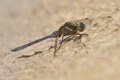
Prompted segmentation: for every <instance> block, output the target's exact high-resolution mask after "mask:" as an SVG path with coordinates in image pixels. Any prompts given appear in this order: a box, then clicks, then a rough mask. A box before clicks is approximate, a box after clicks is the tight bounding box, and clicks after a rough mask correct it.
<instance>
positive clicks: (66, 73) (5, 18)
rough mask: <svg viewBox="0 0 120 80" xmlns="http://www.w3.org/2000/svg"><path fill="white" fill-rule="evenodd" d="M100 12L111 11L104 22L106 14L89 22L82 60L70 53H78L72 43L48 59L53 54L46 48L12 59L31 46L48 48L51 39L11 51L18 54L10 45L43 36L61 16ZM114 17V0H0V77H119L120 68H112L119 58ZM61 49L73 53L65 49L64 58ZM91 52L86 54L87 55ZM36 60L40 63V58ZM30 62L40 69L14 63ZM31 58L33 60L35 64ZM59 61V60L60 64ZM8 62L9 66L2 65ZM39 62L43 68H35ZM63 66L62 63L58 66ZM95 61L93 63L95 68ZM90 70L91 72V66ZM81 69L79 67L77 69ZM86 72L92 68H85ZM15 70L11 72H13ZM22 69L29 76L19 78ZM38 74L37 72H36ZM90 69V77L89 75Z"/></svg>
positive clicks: (118, 5) (119, 15) (119, 11)
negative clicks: (41, 52) (41, 54)
mask: <svg viewBox="0 0 120 80" xmlns="http://www.w3.org/2000/svg"><path fill="white" fill-rule="evenodd" d="M100 16H112V19H111V20H110V22H109V24H108V22H107V21H108V20H107V19H105V21H104V20H98V21H96V22H98V23H99V24H98V25H95V26H94V27H92V32H91V34H90V35H91V36H90V40H88V42H87V43H88V45H89V47H90V49H85V50H83V51H82V52H81V54H82V53H83V54H84V56H83V54H82V56H83V58H82V59H81V57H82V56H81V54H79V55H76V56H73V54H74V53H79V51H80V50H79V49H76V47H75V49H74V50H72V47H73V46H72V47H70V48H64V49H65V50H66V51H68V52H66V51H64V49H62V50H61V51H60V53H63V55H62V56H61V55H60V56H61V57H60V58H58V59H55V60H54V61H52V62H51V60H53V58H52V59H51V58H50V59H49V57H52V56H53V53H52V52H49V51H48V52H46V53H51V54H50V55H49V54H46V55H44V57H43V59H42V60H41V58H39V57H37V58H36V59H37V60H36V59H35V58H34V57H33V58H31V59H29V60H28V61H29V63H28V64H26V62H24V60H23V61H21V60H20V61H19V60H18V61H17V62H14V61H16V60H15V59H14V58H16V57H17V56H20V55H21V54H29V53H30V54H31V53H34V51H36V50H38V51H39V50H42V49H48V47H49V46H50V45H53V43H54V40H51V39H50V40H47V41H44V42H42V43H40V44H37V45H34V46H32V47H30V48H27V49H26V50H23V51H21V52H17V53H20V54H16V53H14V54H13V53H11V52H10V50H11V49H13V48H15V47H17V46H19V45H22V44H25V43H28V42H30V41H33V40H35V39H38V38H40V37H43V36H46V35H48V34H50V33H51V32H53V31H54V30H58V29H59V27H60V26H61V25H62V24H64V22H66V21H71V20H75V19H83V18H87V17H88V18H96V17H100ZM119 21H120V1H119V0H0V61H1V67H0V68H1V70H0V71H1V72H0V76H1V77H0V78H1V80H7V79H8V80H10V79H11V80H34V78H35V77H37V79H36V80H40V79H41V78H42V79H43V80H44V78H45V80H53V79H57V80H66V79H69V80H73V79H75V80H80V79H81V80H120V77H119V75H120V69H118V67H120V64H119V61H120V59H119V58H118V57H120V55H119V54H118V53H119V51H120V50H119V49H120V38H119V37H120V36H119V33H120V32H119V30H120V22H119ZM107 24H108V25H107ZM88 33H89V32H88ZM46 43H47V44H46ZM67 46H69V45H67ZM80 49H81V48H80ZM69 50H70V51H69ZM71 51H73V52H71ZM66 53H73V54H72V57H71V54H67V59H66V56H64V55H65V54H66ZM92 53H94V54H92ZM95 53H96V54H95ZM103 53H104V54H103ZM110 53H111V54H110ZM114 53H116V54H114ZM88 54H89V55H88ZM91 55H92V57H90V56H91ZM6 56H7V57H6ZM68 56H69V57H68ZM99 56H101V57H99ZM113 56H114V57H113ZM46 57H47V58H46ZM73 57H74V58H73ZM106 57H107V59H106ZM68 58H69V59H68ZM13 59H14V60H13ZM47 59H49V60H47ZM9 60H10V61H9ZM39 60H41V61H43V62H41V63H40V62H39ZM74 60H75V61H74ZM90 60H91V61H90ZM100 60H103V61H100ZM7 61H8V62H7ZM33 61H34V62H36V66H37V70H38V71H39V68H41V69H42V70H44V71H43V72H42V70H40V72H35V73H34V70H33V71H32V70H31V69H33V66H31V68H30V67H29V69H28V67H26V66H24V68H23V67H22V66H21V65H20V64H19V63H21V64H22V65H27V66H30V64H31V65H33ZM37 61H38V62H39V63H37ZM64 61H65V62H64ZM70 61H71V62H70ZM72 61H73V62H72ZM82 61H83V63H82ZM94 61H95V63H94ZM62 62H64V64H63V63H62ZM8 63H10V65H8V66H7V64H8ZM85 63H86V64H85ZM97 63H99V65H96V64H97ZM38 64H39V65H38ZM42 64H45V65H46V66H44V68H43V67H40V65H42ZM15 65H16V66H17V67H16V66H15ZM60 65H61V66H60ZM72 65H74V66H72ZM75 65H76V66H75ZM82 65H83V66H82ZM103 65H104V66H103ZM5 66H6V67H5ZM59 66H60V67H59ZM64 66H67V67H66V68H64ZM71 66H72V67H71ZM80 66H82V67H80ZM88 66H89V67H90V68H89V67H88ZM95 66H96V67H97V68H95ZM110 66H112V67H110ZM12 67H13V68H12ZM21 67H22V68H21ZM34 67H35V66H34ZM8 68H10V69H11V71H8V70H7V69H8ZM27 69H28V70H27ZM49 69H50V71H49ZM59 69H60V70H61V71H60V73H58V71H59ZM94 69H95V71H93V70H94ZM16 70H17V71H16ZM26 70H27V71H28V73H27V72H26ZM29 70H30V73H29ZM47 70H48V73H47ZM84 70H85V71H84ZM24 71H25V73H24ZM81 71H83V73H82V72H81ZM92 71H93V73H90V72H92ZM104 71H105V72H104ZM118 71H119V72H118ZM15 72H17V74H16V73H15ZM32 72H33V73H32ZM11 73H14V74H11ZM23 73H24V74H25V75H26V74H27V76H29V77H30V76H31V75H32V77H30V78H29V77H27V78H26V76H23V77H20V76H22V74H23ZM42 73H43V74H42ZM52 73H53V74H52ZM39 74H41V76H40V75H39ZM75 74H76V75H75ZM92 74H93V75H94V76H92ZM45 75H47V76H49V77H46V76H45ZM89 75H90V76H89ZM16 76H17V77H16ZM111 76H112V77H111Z"/></svg>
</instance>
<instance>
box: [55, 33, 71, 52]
mask: <svg viewBox="0 0 120 80" xmlns="http://www.w3.org/2000/svg"><path fill="white" fill-rule="evenodd" d="M72 36H73V35H70V36H68V37H67V38H65V39H64V36H62V41H61V42H60V43H59V46H58V49H57V50H59V49H60V48H61V47H62V46H63V45H64V43H65V42H67V41H70V40H71V39H72V38H73V37H72ZM71 37H72V38H71Z"/></svg>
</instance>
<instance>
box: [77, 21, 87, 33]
mask: <svg viewBox="0 0 120 80" xmlns="http://www.w3.org/2000/svg"><path fill="white" fill-rule="evenodd" d="M85 27H86V26H85V24H84V23H83V22H79V24H78V30H79V31H81V32H82V31H84V29H85Z"/></svg>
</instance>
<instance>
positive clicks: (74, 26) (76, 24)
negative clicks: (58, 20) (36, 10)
mask: <svg viewBox="0 0 120 80" xmlns="http://www.w3.org/2000/svg"><path fill="white" fill-rule="evenodd" d="M105 17H106V18H111V16H104V17H97V18H92V19H90V18H84V19H80V20H79V19H78V20H73V21H68V22H65V23H64V24H63V25H61V26H60V28H59V29H58V30H56V31H53V32H52V33H51V34H49V35H47V36H45V37H42V38H39V39H37V40H34V41H32V42H29V43H27V44H24V45H22V46H19V47H16V48H14V49H12V50H11V51H12V52H15V51H19V50H22V49H24V48H27V47H29V46H31V45H33V44H36V43H38V42H41V41H44V40H46V39H49V38H55V43H54V46H51V47H50V48H49V49H51V48H54V56H56V52H57V51H58V50H59V49H60V48H61V46H62V44H63V43H65V42H67V41H69V40H72V39H73V38H75V37H77V36H78V37H77V39H78V38H79V39H81V38H82V36H84V35H87V36H88V34H86V33H81V32H83V31H84V30H85V28H86V27H87V25H88V24H89V25H90V24H91V23H92V21H93V20H95V19H99V18H105ZM65 36H67V37H65ZM58 38H62V40H61V41H60V42H59V40H58Z"/></svg>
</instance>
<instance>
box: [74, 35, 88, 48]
mask: <svg viewBox="0 0 120 80" xmlns="http://www.w3.org/2000/svg"><path fill="white" fill-rule="evenodd" d="M78 35H79V36H78V37H77V36H76V38H75V39H74V41H77V40H79V41H80V42H81V43H82V44H83V45H84V47H85V46H86V45H85V43H83V42H82V41H81V39H82V37H83V36H88V34H78Z"/></svg>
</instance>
